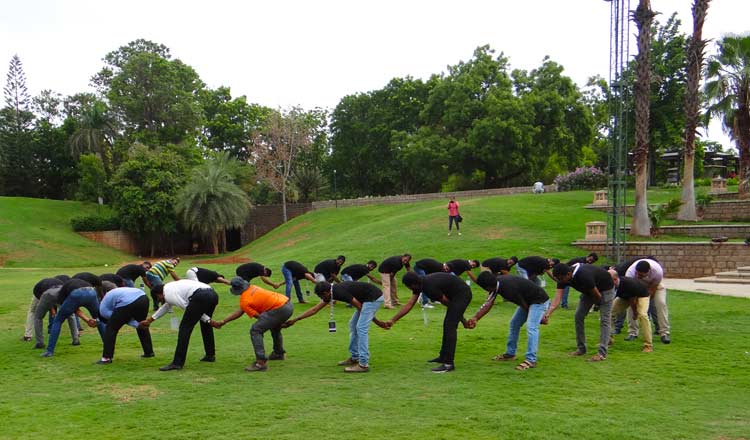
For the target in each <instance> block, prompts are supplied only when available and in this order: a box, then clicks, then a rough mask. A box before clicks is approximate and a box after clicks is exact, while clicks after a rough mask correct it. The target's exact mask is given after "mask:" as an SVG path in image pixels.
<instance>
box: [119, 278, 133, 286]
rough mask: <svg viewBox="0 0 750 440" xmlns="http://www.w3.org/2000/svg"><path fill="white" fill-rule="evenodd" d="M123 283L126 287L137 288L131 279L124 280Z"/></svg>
mask: <svg viewBox="0 0 750 440" xmlns="http://www.w3.org/2000/svg"><path fill="white" fill-rule="evenodd" d="M122 281H123V282H124V283H125V287H135V283H134V282H133V280H131V279H130V278H123V279H122Z"/></svg>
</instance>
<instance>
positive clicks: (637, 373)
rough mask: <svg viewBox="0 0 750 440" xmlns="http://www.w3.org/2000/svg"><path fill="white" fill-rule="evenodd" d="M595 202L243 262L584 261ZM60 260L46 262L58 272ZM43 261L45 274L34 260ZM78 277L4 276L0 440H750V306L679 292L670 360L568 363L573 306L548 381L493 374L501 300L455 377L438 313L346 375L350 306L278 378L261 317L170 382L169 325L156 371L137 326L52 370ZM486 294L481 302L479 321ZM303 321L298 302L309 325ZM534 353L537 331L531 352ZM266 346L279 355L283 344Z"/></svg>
mask: <svg viewBox="0 0 750 440" xmlns="http://www.w3.org/2000/svg"><path fill="white" fill-rule="evenodd" d="M591 198H592V197H591V193H590V192H574V193H561V194H545V195H542V196H533V195H517V196H502V197H492V198H486V199H472V200H465V201H461V200H459V202H461V207H462V209H461V211H462V212H461V213H462V215H463V216H464V218H465V223H464V224H463V232H464V233H463V236H461V237H457V236H455V235H454V236H452V237H447V236H446V231H445V229H446V226H447V225H446V223H447V219H446V217H447V214H446V209H445V206H444V205H445V203H442V202H424V203H418V204H410V205H397V206H370V207H362V208H344V209H329V210H323V211H316V212H313V213H310V214H307V215H305V216H302V217H299V218H297V219H294V220H292V221H291V222H289V223H287V224H286V225H284V226H282V227H280V228H278V229H277V230H275V231H273V232H272V233H270V234H268V235H267V236H265V237H263V238H261V239H259V240H257V241H256V242H254V243H253V244H252V245H251V246H249V247H246V248H244V249H242V250H240V251H238V252H237V253H235V254H234V255H231V256H230V257H231V258H234V259H238V258H249V259H253V260H257V261H260V262H262V263H264V264H266V265H268V266H270V267H273V268H274V274H273V277H272V278H273V279H275V280H278V279H280V277H281V274H280V270H279V268H280V266H281V264H282V263H283V262H284V261H286V260H290V259H295V260H298V261H301V262H303V263H305V264H306V265H308V266H309V267H310V268H312V266H314V264H315V263H316V262H317V261H319V260H321V259H323V258H332V257H335V256H336V255H338V254H340V253H343V254H345V255H346V256H347V259H348V261H347V263H350V262H364V261H366V260H367V259H370V258H374V259H376V260H378V261H380V260H382V259H383V258H384V257H387V256H390V255H395V254H398V253H402V252H410V253H412V254H413V255H414V256H415V258H417V259H419V258H424V257H435V258H438V259H444V260H447V259H451V258H459V257H463V258H477V259H483V258H486V257H490V256H496V255H502V256H509V255H511V254H515V255H518V256H519V257H522V256H526V255H549V256H557V257H560V258H565V257H572V256H575V255H581V254H584V253H585V252H584V251H582V250H579V249H576V248H574V247H572V246H571V245H570V243H571V242H572V241H573V240H576V239H578V238H582V236H583V234H584V223H585V222H586V221H591V220H603V219H604V215H603V214H602V213H598V212H595V211H591V210H585V209H583V205H585V204H586V203H589V202H590V199H591ZM1 201H2V199H0V202H1ZM446 203H447V201H446ZM73 209H76V208H73ZM61 234H62V232H61ZM0 245H6V246H7V244H5V243H0ZM106 252H111V251H108V250H105V249H102V248H96V247H95V246H94V248H92V250H90V251H89V253H91V254H92V255H93V257H92V258H98V257H97V255H99V254H102V255H104V254H106ZM63 257H64V256H61V257H60V258H63ZM40 258H41V257H40ZM56 258H57V256H56V255H54V254H51V255H45V256H44V259H45V261H48V262H50V263H54V261H56ZM124 258H125V259H127V258H129V257H127V256H125V257H124ZM104 261H109V260H107V258H102V259H101V262H98V263H97V264H96V265H95V266H92V267H89V268H87V269H89V270H91V271H93V272H95V273H102V272H105V271H109V269H105V268H104V267H103V262H104ZM198 261H199V262H200V263H196V262H198ZM226 261H229V260H227V259H226V256H223V259H215V260H212V259H210V258H200V259H192V260H189V261H183V263H182V264H181V265H180V266H179V269H180V270H179V272H180V273H183V272H184V270H185V269H187V267H190V265H194V264H200V265H201V266H203V267H208V268H212V269H215V270H219V271H220V272H223V273H224V274H225V275H227V276H230V275H232V274H233V272H234V267H235V266H236V263H232V264H227V263H226ZM27 265H28V267H37V268H38V267H45V266H46V265H45V266H42V265H41V264H37V263H36V261H35V260H33V259H32V260H30V261H29V262H28V263H27ZM52 265H53V266H54V264H52ZM60 267H63V269H60V270H58V269H59V268H60ZM64 267H65V266H64V265H59V266H56V268H55V269H51V268H50V269H29V268H4V269H0V289H1V291H2V292H3V293H4V295H3V300H2V302H0V371H2V377H3V391H2V393H0V413H1V414H5V415H6V417H4V422H3V424H2V427H0V438H13V439H15V438H33V437H36V436H38V435H54V436H55V437H57V438H74V437H81V436H87V437H88V436H94V437H96V438H124V437H126V436H139V435H147V436H149V437H152V436H153V437H158V438H175V439H184V438H215V437H219V436H228V437H230V438H303V437H310V438H323V439H328V438H352V437H357V436H367V437H370V438H378V439H379V438H438V439H441V438H445V439H454V438H467V439H475V438H508V439H515V438H519V439H526V438H529V439H548V438H553V437H557V438H583V439H588V438H592V439H593V438H596V439H601V438H617V439H620V438H638V439H644V438H653V439H740V438H749V437H750V420H748V418H747V414H748V410H749V409H750V396H749V395H748V392H747V391H748V390H749V389H750V375H748V374H747V371H748V367H750V343H748V339H747V329H748V328H750V314H749V313H748V311H749V310H750V303H749V302H748V300H746V299H738V298H723V297H715V296H708V295H703V294H696V293H687V292H676V291H670V292H669V305H670V317H671V325H672V339H673V343H672V344H670V345H663V344H661V343H660V342H658V338H657V341H655V351H654V353H650V354H643V353H641V352H640V342H638V341H636V342H624V341H623V337H624V335H622V336H618V337H617V341H616V343H615V346H614V347H613V348H612V349H611V351H610V355H609V358H608V359H607V361H606V362H602V363H598V364H591V363H588V362H586V361H585V360H583V359H580V358H571V357H569V356H568V355H567V353H568V352H569V351H571V350H573V349H574V348H575V336H574V329H573V311H572V310H570V311H566V310H558V311H557V312H556V313H555V315H554V316H553V318H552V320H551V322H550V324H549V325H548V326H543V327H542V332H541V347H540V351H539V366H538V368H536V369H533V370H529V371H525V372H518V371H515V370H514V369H513V367H514V366H515V363H500V362H496V361H492V360H491V358H492V356H494V355H496V354H498V353H501V352H502V351H503V350H504V345H505V339H506V337H507V332H508V329H507V327H508V321H509V319H510V316H511V315H512V313H513V311H514V307H511V306H510V305H509V304H506V303H503V304H500V303H498V304H496V306H495V308H494V309H493V310H492V311H491V312H490V314H489V315H488V316H486V317H485V318H484V319H483V320H482V321H481V322H480V323H479V325H478V327H477V329H475V330H464V329H459V341H458V349H457V356H456V367H457V370H456V371H455V372H453V373H450V374H443V375H437V374H433V373H431V372H430V371H429V368H430V365H428V364H427V363H426V362H425V361H426V360H427V359H430V358H433V357H435V356H436V355H437V352H438V350H439V347H440V337H441V324H442V318H443V315H444V308H443V307H437V308H436V309H434V310H427V311H426V314H427V320H428V324H427V325H425V324H424V321H423V315H422V311H421V310H419V309H414V310H413V311H412V312H411V313H410V314H409V315H407V316H406V317H404V318H403V319H402V320H401V321H399V323H397V324H396V326H394V328H393V329H392V330H390V331H384V330H381V329H380V328H377V327H375V326H373V328H372V330H371V336H370V347H371V354H372V359H371V372H370V373H367V374H360V375H347V374H344V373H343V372H342V370H343V368H342V367H337V366H336V362H337V361H340V360H342V359H345V358H346V357H347V356H348V352H347V345H348V334H347V331H346V327H347V325H346V323H347V321H348V319H349V316H350V315H351V309H347V308H345V307H343V305H338V306H337V307H336V321H337V323H338V328H339V331H338V332H336V333H329V332H328V331H327V323H326V322H327V321H328V311H327V309H324V310H323V311H321V312H320V313H319V314H318V315H316V316H314V317H312V318H310V319H308V320H305V321H302V322H299V323H298V324H297V325H295V326H294V327H292V328H289V329H287V330H284V336H285V346H286V350H287V352H288V359H287V360H285V361H277V362H272V363H271V365H270V369H269V371H268V372H266V373H246V372H244V371H243V368H244V367H245V366H246V365H248V364H250V362H251V361H252V359H253V356H252V349H251V346H250V340H249V334H248V329H249V326H250V324H251V321H250V320H249V319H248V318H247V317H242V318H240V319H239V320H237V321H235V322H232V323H230V324H228V325H227V326H226V327H224V328H222V329H221V330H218V331H217V362H216V363H213V364H210V363H202V362H198V359H199V358H200V357H201V356H202V354H203V353H202V344H201V338H200V335H199V334H198V333H199V330H197V329H196V331H195V332H194V334H193V338H192V343H191V346H190V351H189V354H188V360H187V364H186V367H185V369H184V370H182V371H171V372H160V371H158V367H160V366H162V365H165V364H167V363H168V362H169V361H170V360H171V356H172V353H173V350H174V347H175V344H176V337H177V335H176V331H174V330H171V329H170V325H169V324H170V323H169V315H168V316H166V317H164V318H162V319H161V320H159V321H157V322H155V323H154V324H153V326H152V329H153V330H152V334H153V338H154V347H155V351H156V354H157V356H156V357H155V358H151V359H141V358H140V357H139V355H140V354H141V351H140V346H139V344H138V340H137V337H136V336H135V332H134V331H133V330H132V329H130V328H126V329H123V331H122V332H121V333H120V337H119V338H118V344H117V351H116V358H115V362H114V363H113V364H112V365H108V366H99V365H94V362H95V361H96V360H97V359H98V357H99V356H100V354H101V342H100V340H99V337H98V335H97V334H96V332H95V331H94V330H93V329H86V331H85V332H84V333H83V335H82V338H81V341H82V344H81V346H78V347H74V346H71V345H70V343H69V342H70V337H69V334H68V333H67V330H66V328H64V329H63V332H62V334H61V338H60V343H59V345H58V349H57V351H56V354H55V356H54V357H53V358H50V359H42V358H40V357H39V354H40V350H34V349H32V348H31V346H32V343H30V342H22V341H20V336H21V335H22V333H23V321H24V319H25V313H26V309H27V307H28V303H29V300H30V296H31V295H30V293H31V287H32V286H33V285H34V283H35V282H36V281H37V280H39V279H40V278H43V277H46V276H49V275H51V274H52V273H51V272H54V273H58V272H69V273H72V272H78V271H80V270H81V268H75V269H72V268H71V269H69V270H65V269H64ZM550 284H551V283H548V288H547V289H548V292H550V293H551V292H552V286H551V285H550ZM303 289H310V290H312V285H311V284H310V283H306V282H305V283H303ZM216 290H217V291H218V292H219V296H220V302H219V307H218V309H217V313H216V316H218V317H222V318H223V317H224V316H226V315H228V314H229V313H231V312H232V311H233V310H235V309H236V307H237V299H238V298H237V297H235V296H232V295H230V294H229V293H228V288H227V286H224V285H218V287H217V288H216ZM399 291H400V295H401V297H402V299H403V298H404V297H405V296H406V289H405V288H403V286H399ZM484 297H485V295H484V294H483V293H482V292H481V291H480V290H479V289H477V288H475V289H474V301H473V303H472V305H471V306H470V307H469V310H468V313H474V311H476V309H477V308H478V307H479V306H480V305H481V302H482V300H483V299H484ZM574 297H575V296H574ZM575 302H576V301H574V300H572V303H573V304H574V303H575ZM305 308H306V306H301V305H296V304H295V316H296V315H297V314H299V313H301V312H302V311H304V310H305ZM393 312H395V311H390V310H387V311H385V310H384V311H381V312H379V313H378V316H379V317H381V318H383V317H385V318H387V317H390V316H391V315H392V313H393ZM597 321H598V315H590V316H589V319H588V320H587V334H588V336H589V342H590V346H589V350H590V351H591V352H595V346H594V345H593V344H595V340H596V336H597V334H598V322H597ZM525 344H526V337H525V333H524V332H523V331H522V335H521V341H520V343H519V354H521V355H522V354H523V352H524V351H525ZM266 346H267V348H270V335H267V337H266ZM521 358H522V357H521ZM519 360H520V359H519Z"/></svg>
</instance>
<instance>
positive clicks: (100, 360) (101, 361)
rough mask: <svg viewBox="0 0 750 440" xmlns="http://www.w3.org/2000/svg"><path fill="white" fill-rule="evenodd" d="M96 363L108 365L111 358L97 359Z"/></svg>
mask: <svg viewBox="0 0 750 440" xmlns="http://www.w3.org/2000/svg"><path fill="white" fill-rule="evenodd" d="M96 363H97V364H98V365H109V364H111V363H112V359H99V360H98V361H96Z"/></svg>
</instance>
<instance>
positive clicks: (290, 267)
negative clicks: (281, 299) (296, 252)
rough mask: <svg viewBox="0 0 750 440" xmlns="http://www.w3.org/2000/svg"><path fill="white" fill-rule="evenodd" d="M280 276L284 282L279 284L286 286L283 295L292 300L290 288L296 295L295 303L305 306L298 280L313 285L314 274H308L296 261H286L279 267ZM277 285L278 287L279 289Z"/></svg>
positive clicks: (305, 268)
mask: <svg viewBox="0 0 750 440" xmlns="http://www.w3.org/2000/svg"><path fill="white" fill-rule="evenodd" d="M281 274H282V275H284V281H283V282H282V283H281V284H285V285H286V290H285V291H284V294H285V295H286V297H287V298H289V299H292V286H294V291H295V292H296V293H297V301H298V302H299V303H300V304H305V297H304V296H302V289H301V288H300V286H299V280H308V281H310V282H311V283H313V284H315V274H314V273H312V272H310V271H309V270H308V269H307V267H305V266H304V265H303V264H302V263H300V262H298V261H293V260H292V261H287V262H286V263H284V265H283V266H281ZM281 284H279V287H281Z"/></svg>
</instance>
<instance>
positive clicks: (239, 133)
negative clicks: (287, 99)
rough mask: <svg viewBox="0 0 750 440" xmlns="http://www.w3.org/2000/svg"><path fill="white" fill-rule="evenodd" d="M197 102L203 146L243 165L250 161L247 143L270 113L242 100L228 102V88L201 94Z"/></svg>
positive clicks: (207, 90)
mask: <svg viewBox="0 0 750 440" xmlns="http://www.w3.org/2000/svg"><path fill="white" fill-rule="evenodd" d="M199 98H200V103H201V107H202V109H203V116H204V123H203V126H202V128H201V134H202V142H203V144H204V146H205V147H206V148H209V149H211V150H214V151H217V152H221V151H228V152H229V153H230V154H231V155H232V157H234V158H236V159H237V160H240V161H247V160H248V158H249V157H250V152H249V151H248V146H247V140H248V139H250V136H251V135H252V133H253V132H255V131H257V130H259V129H260V128H261V127H262V126H263V123H264V121H265V118H266V117H267V116H268V114H269V113H270V112H271V109H269V108H268V107H263V106H261V105H258V104H248V103H247V98H245V97H244V96H240V97H238V98H234V99H232V94H231V92H230V89H229V87H219V88H218V89H215V90H211V89H204V90H201V91H200V93H199Z"/></svg>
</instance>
